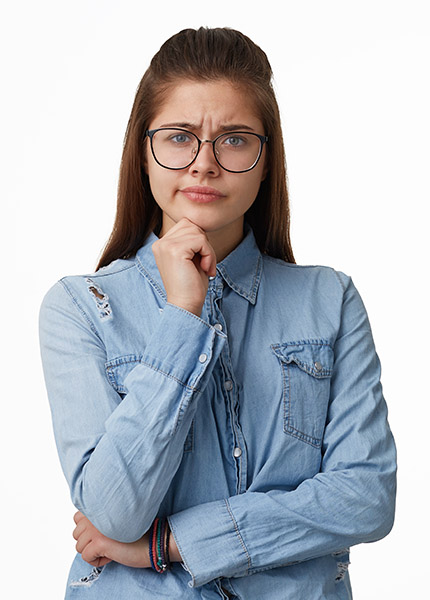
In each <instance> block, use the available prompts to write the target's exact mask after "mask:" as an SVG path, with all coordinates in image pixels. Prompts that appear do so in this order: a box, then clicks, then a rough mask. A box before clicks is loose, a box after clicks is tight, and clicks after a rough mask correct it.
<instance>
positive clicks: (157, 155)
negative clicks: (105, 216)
mask: <svg viewBox="0 0 430 600" xmlns="http://www.w3.org/2000/svg"><path fill="white" fill-rule="evenodd" d="M145 136H148V137H149V139H150V140H151V152H152V156H153V157H154V159H155V161H156V162H157V163H158V164H159V165H160V166H161V167H164V168H165V169H173V170H179V169H186V168H187V167H189V166H190V165H192V164H193V162H194V161H195V160H196V158H197V156H198V154H199V152H200V148H201V147H202V144H205V143H208V144H212V149H213V153H214V156H215V160H216V161H217V163H218V164H219V166H220V167H222V168H223V169H224V170H225V171H228V172H229V173H246V171H250V170H251V169H253V168H254V167H255V165H256V164H257V163H258V161H259V160H260V157H261V154H262V152H263V145H264V144H265V143H266V142H267V141H268V140H269V138H268V137H267V135H259V134H258V133H249V132H247V131H231V132H229V133H223V134H221V135H219V136H218V137H216V138H215V139H214V140H200V139H199V138H198V137H197V136H196V135H195V134H194V133H191V131H187V130H186V129H180V128H178V127H169V128H167V127H163V128H160V129H151V130H148V131H146V132H145Z"/></svg>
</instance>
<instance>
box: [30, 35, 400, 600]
mask: <svg viewBox="0 0 430 600" xmlns="http://www.w3.org/2000/svg"><path fill="white" fill-rule="evenodd" d="M271 75H272V74H271V69H270V65H269V63H268V61H267V58H266V55H265V54H264V52H263V51H262V50H261V49H260V48H258V47H257V46H256V45H255V44H254V43H253V42H252V41H251V40H249V39H248V38H247V37H246V36H244V35H242V34H241V33H239V32H237V31H234V30H230V29H205V28H201V29H199V30H197V31H195V30H191V29H189V30H185V31H181V32H180V33H178V34H177V35H175V36H173V37H172V38H171V39H169V40H168V41H167V42H166V43H165V44H164V45H163V46H162V48H161V49H160V51H159V52H158V53H157V54H156V55H155V57H154V58H153V60H152V62H151V65H150V67H149V69H148V70H147V71H146V73H145V75H144V76H143V79H142V81H141V83H140V86H139V89H138V92H137V95H136V99H135V103H134V106H133V109H132V113H131V117H130V120H129V124H128V128H127V132H126V139H125V146H124V153H123V159H122V165H121V173H120V182H119V196H118V211H117V217H116V221H115V225H114V229H113V232H112V235H111V238H110V240H109V242H108V244H107V247H106V249H105V251H104V253H103V256H102V258H101V260H100V264H99V266H98V269H97V271H96V272H95V273H93V274H90V275H85V276H75V277H66V278H64V279H62V280H61V281H60V282H58V283H57V284H56V285H55V286H54V287H53V288H52V289H51V290H50V291H49V293H48V294H47V296H46V297H45V300H44V302H43V305H42V309H41V322H40V323H41V348H42V357H43V364H44V370H45V377H46V384H47V389H48V395H49V399H50V403H51V408H52V415H53V423H54V430H55V436H56V441H57V445H58V450H59V454H60V460H61V464H62V467H63V470H64V473H65V475H66V478H67V480H68V483H69V485H70V489H71V494H72V499H73V503H74V504H75V506H76V508H77V509H78V512H77V513H76V515H75V522H76V528H75V530H74V533H73V535H74V537H75V539H76V549H77V551H78V553H77V556H76V559H75V561H74V563H73V566H72V569H71V572H70V577H69V581H68V584H67V593H66V598H80V597H82V598H87V599H91V598H100V599H104V600H105V599H106V598H115V600H121V599H124V600H125V599H126V600H129V599H130V598H133V599H134V598H136V599H137V598H151V599H155V598H207V599H209V598H212V599H215V598H241V599H246V600H252V599H256V600H257V599H258V600H261V599H262V598H270V599H272V600H273V599H276V598H279V599H280V598H282V599H286V598H291V599H294V600H298V599H300V598H303V599H305V600H312V599H315V600H317V599H318V600H321V598H350V597H351V588H350V580H349V576H348V564H349V548H350V546H351V545H354V544H358V543H361V542H370V541H374V540H377V539H380V538H382V537H383V536H385V535H386V534H387V533H388V532H389V531H390V529H391V527H392V523H393V515H394V497H395V446H394V442H393V439H392V436H391V433H390V430H389V427H388V424H387V409H386V404H385V402H384V399H383V396H382V389H381V384H380V365H379V361H378V358H377V355H376V352H375V349H374V344H373V340H372V334H371V329H370V325H369V321H368V318H367V315H366V311H365V308H364V306H363V303H362V301H361V299H360V296H359V294H358V293H357V291H356V289H355V287H354V285H353V283H352V281H351V279H350V277H348V276H346V275H345V274H343V273H341V272H337V271H335V270H333V269H331V268H328V267H319V266H298V265H296V264H295V261H294V257H293V252H292V250H291V246H290V240H289V209H288V195H287V186H286V174H285V160H284V148H283V141H282V133H281V127H280V119H279V112H278V107H277V104H276V99H275V96H274V92H273V89H272V85H271Z"/></svg>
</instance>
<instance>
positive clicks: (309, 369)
mask: <svg viewBox="0 0 430 600" xmlns="http://www.w3.org/2000/svg"><path fill="white" fill-rule="evenodd" d="M272 350H273V352H274V353H275V355H276V356H277V357H278V358H279V359H280V360H281V361H282V362H284V363H286V364H290V363H295V364H296V365H297V366H298V367H299V368H300V369H302V370H303V371H305V372H306V373H308V374H309V375H312V377H316V378H318V379H321V378H323V377H331V374H332V371H333V350H332V348H331V346H330V345H329V343H328V342H326V341H325V340H307V341H300V342H284V343H280V344H272Z"/></svg>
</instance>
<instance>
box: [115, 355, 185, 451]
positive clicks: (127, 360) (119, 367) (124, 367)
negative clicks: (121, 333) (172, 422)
mask: <svg viewBox="0 0 430 600" xmlns="http://www.w3.org/2000/svg"><path fill="white" fill-rule="evenodd" d="M141 358H142V357H141V356H137V355H136V354H127V355H126V356H119V357H118V358H114V359H112V360H109V361H108V362H107V363H105V368H106V375H107V378H108V380H109V383H110V384H111V386H112V387H113V388H114V389H115V390H116V391H117V392H118V394H119V395H120V397H121V399H123V398H125V396H126V395H127V394H128V389H127V388H126V386H125V385H124V381H125V379H126V377H127V375H129V374H130V373H131V371H132V370H133V369H134V368H135V367H137V365H138V364H139V363H140V361H141ZM193 449H194V420H193V421H192V422H191V427H190V430H189V432H188V435H187V437H186V439H185V443H184V452H192V451H193Z"/></svg>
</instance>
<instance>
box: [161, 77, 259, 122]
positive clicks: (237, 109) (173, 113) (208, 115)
mask: <svg viewBox="0 0 430 600" xmlns="http://www.w3.org/2000/svg"><path fill="white" fill-rule="evenodd" d="M172 123H175V124H177V123H184V124H185V123H189V124H193V125H195V127H196V129H201V128H204V127H211V128H217V127H220V126H225V125H229V124H241V123H242V124H244V125H248V126H249V127H251V128H252V129H255V130H256V131H257V130H261V129H262V123H261V120H260V118H259V116H258V111H257V110H256V106H255V103H254V102H253V100H252V99H251V98H250V95H249V93H247V92H246V90H245V89H244V88H243V87H241V86H240V85H234V84H232V83H231V82H229V81H225V80H219V81H218V80H216V81H183V80H181V81H180V82H176V83H172V84H171V85H170V86H169V88H168V89H167V92H166V93H165V95H164V98H163V103H162V104H161V106H160V107H159V108H158V111H157V112H156V114H155V117H154V119H153V120H152V122H151V125H150V127H151V128H153V127H155V128H156V127H163V126H166V125H171V124H172ZM261 132H262V131H261Z"/></svg>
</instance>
